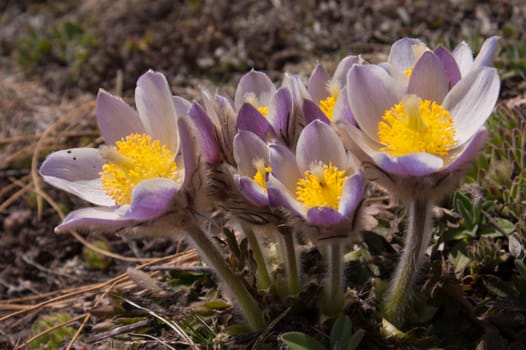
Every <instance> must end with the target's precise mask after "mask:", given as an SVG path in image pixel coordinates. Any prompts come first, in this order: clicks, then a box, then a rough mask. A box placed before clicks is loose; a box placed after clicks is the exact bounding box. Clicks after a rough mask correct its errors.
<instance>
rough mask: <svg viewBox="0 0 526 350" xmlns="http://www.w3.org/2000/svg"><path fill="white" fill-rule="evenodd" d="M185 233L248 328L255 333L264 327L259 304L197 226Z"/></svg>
mask: <svg viewBox="0 0 526 350" xmlns="http://www.w3.org/2000/svg"><path fill="white" fill-rule="evenodd" d="M186 231H187V238H188V239H189V240H190V241H192V243H194V245H195V247H196V248H197V250H198V251H199V255H200V256H201V258H202V259H203V260H204V261H205V262H206V263H207V264H209V265H210V266H211V267H212V268H213V269H214V270H215V272H216V274H217V276H218V277H219V279H220V280H221V281H222V282H223V283H224V287H225V288H228V290H230V292H231V294H232V296H233V299H234V300H233V301H234V302H236V303H237V304H238V305H239V308H240V309H241V312H242V313H243V315H244V316H245V318H246V320H247V321H248V323H249V326H250V328H251V329H252V330H253V331H257V330H260V329H262V328H263V327H265V325H266V324H265V319H264V318H263V311H262V310H261V308H260V307H259V304H258V303H257V301H256V300H255V299H254V297H253V296H252V294H250V292H249V291H248V289H247V288H246V286H245V284H244V283H243V279H242V278H241V277H240V276H238V275H236V274H235V273H234V272H233V271H232V270H231V269H230V267H229V266H228V264H227V263H226V260H225V258H224V257H223V255H222V254H221V252H220V251H219V250H218V248H217V247H216V246H215V245H214V244H213V243H212V241H211V239H210V238H209V237H208V235H207V234H206V233H204V232H203V231H202V230H201V229H200V228H199V227H197V226H193V227H191V228H187V230H186Z"/></svg>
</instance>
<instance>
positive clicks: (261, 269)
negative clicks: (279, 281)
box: [241, 221, 272, 289]
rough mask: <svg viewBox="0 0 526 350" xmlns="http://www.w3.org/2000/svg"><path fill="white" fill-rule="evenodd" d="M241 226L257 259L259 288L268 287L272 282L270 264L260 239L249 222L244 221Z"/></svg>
mask: <svg viewBox="0 0 526 350" xmlns="http://www.w3.org/2000/svg"><path fill="white" fill-rule="evenodd" d="M241 227H242V229H243V232H244V233H245V237H246V238H247V241H248V245H249V247H250V249H251V250H252V256H253V257H254V260H255V261H256V265H257V267H256V283H257V285H258V288H260V289H268V288H270V285H271V284H272V279H271V278H270V274H269V271H268V264H267V261H266V259H265V256H264V255H263V251H262V250H261V245H260V243H259V240H258V238H257V236H256V234H255V233H254V230H253V229H252V227H251V226H249V224H247V223H246V222H244V221H242V222H241Z"/></svg>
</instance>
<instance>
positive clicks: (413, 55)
mask: <svg viewBox="0 0 526 350" xmlns="http://www.w3.org/2000/svg"><path fill="white" fill-rule="evenodd" d="M497 41H498V37H496V36H492V37H490V38H488V39H487V40H486V41H484V43H483V44H482V47H481V49H480V52H479V54H478V55H477V56H476V57H475V58H474V57H473V51H472V50H471V48H470V47H469V46H468V45H467V44H466V42H464V41H463V42H461V43H460V44H458V45H457V46H456V47H455V49H454V50H453V51H451V52H450V51H449V50H447V49H446V48H444V47H443V46H438V47H437V48H435V49H434V50H431V49H430V48H429V47H428V46H427V45H426V44H425V43H424V42H423V41H421V40H420V39H415V38H402V39H400V40H398V41H396V42H395V43H394V44H393V45H392V46H391V50H390V52H389V56H388V58H387V62H386V64H385V66H386V68H387V70H388V71H389V73H390V74H391V75H392V76H393V77H396V78H398V79H401V80H406V81H407V80H408V78H409V77H410V76H411V73H412V72H413V69H414V67H415V64H416V62H417V61H418V60H419V59H420V57H421V56H422V54H423V53H424V52H432V53H433V54H435V55H436V56H437V58H438V59H439V61H440V62H441V64H442V66H443V68H444V70H445V72H446V74H447V77H448V80H449V83H450V86H453V85H455V84H456V83H457V82H458V81H459V80H460V79H461V78H462V77H465V76H466V75H467V74H468V73H469V72H470V71H471V70H473V69H476V68H478V67H483V66H491V65H492V64H493V57H494V55H495V51H496V49H497Z"/></svg>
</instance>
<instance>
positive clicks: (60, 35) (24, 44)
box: [15, 21, 97, 81]
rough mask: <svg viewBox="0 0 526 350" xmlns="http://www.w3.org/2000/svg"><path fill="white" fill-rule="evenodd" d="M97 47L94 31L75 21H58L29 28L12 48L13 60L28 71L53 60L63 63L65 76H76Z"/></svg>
mask: <svg viewBox="0 0 526 350" xmlns="http://www.w3.org/2000/svg"><path fill="white" fill-rule="evenodd" d="M96 47H97V40H96V38H95V36H94V35H92V34H90V33H87V32H85V31H84V29H83V28H82V27H81V26H80V25H79V24H77V23H73V22H70V21H59V22H56V23H54V24H53V25H52V26H50V27H49V28H48V29H45V30H43V31H37V30H36V29H31V30H30V32H29V34H28V35H27V36H26V37H25V38H23V39H21V40H20V41H19V43H18V45H17V48H16V50H15V58H16V62H17V64H18V65H19V66H20V67H21V68H22V69H24V70H25V71H27V72H29V73H33V74H34V73H37V72H38V71H39V67H40V66H45V65H47V64H49V63H55V64H57V65H59V66H67V67H68V73H69V78H70V80H72V81H75V80H77V79H78V78H79V77H80V76H81V74H82V73H83V70H84V68H85V64H86V63H87V62H88V59H89V56H90V55H91V54H92V53H93V51H94V50H95V49H96Z"/></svg>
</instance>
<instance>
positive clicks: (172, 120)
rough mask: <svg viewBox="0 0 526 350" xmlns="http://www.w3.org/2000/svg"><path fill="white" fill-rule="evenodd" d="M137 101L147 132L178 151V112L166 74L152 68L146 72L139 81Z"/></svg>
mask: <svg viewBox="0 0 526 350" xmlns="http://www.w3.org/2000/svg"><path fill="white" fill-rule="evenodd" d="M135 103H136V105H137V110H138V111H139V116H140V118H141V120H142V122H143V125H144V128H145V130H146V132H148V133H149V134H150V135H151V136H152V137H153V138H154V139H158V140H160V141H161V143H162V144H163V145H166V147H168V149H170V151H172V152H176V151H177V145H178V139H177V125H176V119H177V114H176V110H175V106H174V103H173V99H172V94H171V93H170V88H169V86H168V81H167V80H166V78H165V76H164V75H163V74H161V73H156V72H154V71H151V70H150V71H148V72H146V73H144V74H143V75H142V76H141V77H140V78H139V80H138V81H137V87H136V88H135Z"/></svg>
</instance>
